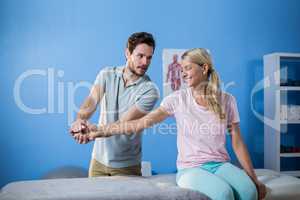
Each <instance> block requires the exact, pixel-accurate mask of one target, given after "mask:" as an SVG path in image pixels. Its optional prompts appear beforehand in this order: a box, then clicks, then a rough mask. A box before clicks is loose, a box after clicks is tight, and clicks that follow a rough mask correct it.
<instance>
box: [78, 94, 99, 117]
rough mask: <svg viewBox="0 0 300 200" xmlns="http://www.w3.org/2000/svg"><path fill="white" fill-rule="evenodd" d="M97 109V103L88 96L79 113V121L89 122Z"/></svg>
mask: <svg viewBox="0 0 300 200" xmlns="http://www.w3.org/2000/svg"><path fill="white" fill-rule="evenodd" d="M96 107H97V102H96V101H95V100H94V99H93V98H92V97H90V96H88V97H87V98H86V99H85V101H84V103H83V104H82V105H81V107H80V110H79V111H78V113H77V119H83V120H88V119H89V118H90V117H91V115H92V114H93V113H94V112H95V110H96Z"/></svg>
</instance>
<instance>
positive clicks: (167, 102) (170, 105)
mask: <svg viewBox="0 0 300 200" xmlns="http://www.w3.org/2000/svg"><path fill="white" fill-rule="evenodd" d="M176 94H177V92H174V93H172V94H170V95H168V96H166V97H165V98H164V99H163V100H162V102H161V103H160V107H161V108H163V109H164V110H165V111H166V112H167V113H168V114H169V115H174V113H175V109H176V106H178V95H176Z"/></svg>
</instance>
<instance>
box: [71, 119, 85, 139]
mask: <svg viewBox="0 0 300 200" xmlns="http://www.w3.org/2000/svg"><path fill="white" fill-rule="evenodd" d="M87 127H88V126H87V121H86V120H83V119H76V120H75V121H74V122H73V123H72V125H71V128H70V130H69V132H70V133H71V135H72V136H74V135H75V134H77V133H85V132H87Z"/></svg>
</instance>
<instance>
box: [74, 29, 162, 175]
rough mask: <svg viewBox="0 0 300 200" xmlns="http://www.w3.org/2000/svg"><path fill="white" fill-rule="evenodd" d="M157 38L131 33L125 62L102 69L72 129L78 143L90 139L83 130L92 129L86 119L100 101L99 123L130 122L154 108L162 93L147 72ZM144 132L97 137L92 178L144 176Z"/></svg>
mask: <svg viewBox="0 0 300 200" xmlns="http://www.w3.org/2000/svg"><path fill="white" fill-rule="evenodd" d="M154 49H155V41H154V39H153V36H152V35H151V34H150V33H146V32H138V33H134V34H132V35H131V36H130V37H129V38H128V41H127V47H126V50H125V55H126V59H127V61H126V65H125V66H121V67H108V68H105V69H103V70H101V71H100V72H99V74H98V76H97V78H96V80H95V83H94V85H93V87H92V88H91V91H90V94H89V96H88V97H87V98H86V100H85V101H84V103H83V105H82V106H81V108H80V110H79V112H78V114H77V119H76V120H75V122H74V123H73V124H72V126H71V129H70V132H71V134H72V135H73V136H74V138H75V139H76V140H77V141H78V142H79V143H87V142H89V140H88V139H87V138H86V137H84V133H86V132H88V131H90V130H93V129H94V128H95V127H93V126H91V125H90V124H89V123H88V122H87V120H88V119H89V118H90V117H91V115H92V114H93V113H94V111H95V110H96V108H97V105H98V104H99V103H100V102H101V116H100V118H99V124H100V125H101V124H102V125H103V124H107V123H112V122H116V121H129V120H134V119H138V118H141V117H143V116H144V115H145V114H147V112H150V111H151V110H152V108H153V107H154V105H155V103H156V101H157V99H158V97H159V93H158V90H157V89H156V87H155V86H154V84H153V83H152V82H151V80H150V78H149V77H148V76H147V75H146V74H145V73H146V71H147V69H148V67H149V65H150V63H151V59H152V55H153V53H154ZM141 156H142V155H141V134H133V135H131V136H129V135H120V136H114V137H109V138H97V139H96V140H95V143H94V148H93V153H92V159H91V163H90V169H89V177H94V176H114V175H138V176H139V175H141Z"/></svg>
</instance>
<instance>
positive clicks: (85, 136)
mask: <svg viewBox="0 0 300 200" xmlns="http://www.w3.org/2000/svg"><path fill="white" fill-rule="evenodd" d="M84 126H85V128H84V130H83V132H77V133H74V134H73V137H74V139H75V140H76V141H77V142H78V143H79V144H86V143H88V142H90V141H93V140H95V132H96V131H97V126H96V125H94V124H91V123H90V122H88V121H87V122H86V123H85V124H84Z"/></svg>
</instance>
